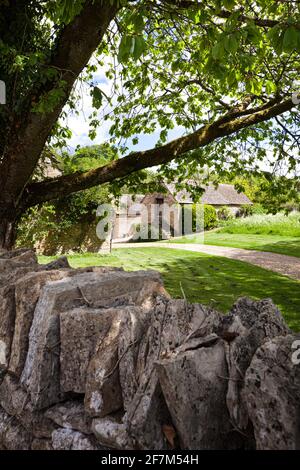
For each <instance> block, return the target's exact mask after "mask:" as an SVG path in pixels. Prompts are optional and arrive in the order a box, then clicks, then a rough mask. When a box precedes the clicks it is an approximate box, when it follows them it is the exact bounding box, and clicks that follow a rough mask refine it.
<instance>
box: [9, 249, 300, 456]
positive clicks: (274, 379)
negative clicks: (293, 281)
mask: <svg viewBox="0 0 300 470" xmlns="http://www.w3.org/2000/svg"><path fill="white" fill-rule="evenodd" d="M0 319H1V322H0V448H1V449H9V450H18V449H22V450H27V449H33V450H39V449H40V450H52V449H54V450H81V449H88V450H97V449H103V448H112V449H172V448H182V449H249V448H257V449H296V448H299V446H300V444H299V435H300V432H299V429H300V412H299V411H300V366H299V365H296V364H293V362H292V361H291V355H292V344H293V341H295V339H297V335H293V334H292V333H291V332H290V331H289V330H288V328H287V326H286V325H285V323H284V321H283V319H282V316H281V314H280V312H279V311H278V309H277V308H276V307H275V306H274V305H273V303H272V301H271V300H263V301H259V302H258V301H252V300H249V299H246V298H243V299H240V300H238V301H237V302H236V304H235V305H234V306H233V308H232V309H231V311H230V312H229V313H228V315H221V314H220V313H218V312H217V311H215V310H213V309H212V308H210V307H206V306H203V305H200V304H192V305H191V304H188V303H187V302H186V301H185V300H178V299H177V300H175V299H171V298H170V297H169V295H168V293H167V292H166V291H165V289H164V287H163V283H162V281H161V278H160V275H159V274H158V273H157V272H155V271H137V272H125V271H123V270H121V269H116V268H101V267H95V268H87V269H77V270H75V269H72V268H71V267H70V266H69V264H68V261H67V259H66V258H60V259H59V260H57V261H55V262H53V263H50V264H49V265H43V266H42V265H39V264H38V262H37V259H36V255H35V253H34V252H33V251H31V250H17V251H14V252H9V253H7V252H2V253H0ZM298 339H299V338H298Z"/></svg>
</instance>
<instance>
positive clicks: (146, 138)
mask: <svg viewBox="0 0 300 470" xmlns="http://www.w3.org/2000/svg"><path fill="white" fill-rule="evenodd" d="M92 82H93V85H97V86H98V87H99V88H100V89H101V90H102V91H103V92H104V93H105V94H106V95H107V96H110V95H111V83H110V81H109V80H108V79H107V77H106V75H105V66H104V67H101V68H100V67H98V70H97V72H96V73H95V74H94V75H93V81H92ZM76 91H77V92H78V94H79V95H80V97H81V98H80V100H79V101H78V103H77V105H78V110H79V115H76V114H75V113H68V114H69V115H68V118H67V119H66V120H64V121H63V122H66V123H67V125H68V127H69V128H70V129H71V131H72V138H71V139H69V140H68V150H69V151H70V152H74V150H75V149H76V147H77V146H78V145H80V146H81V147H82V146H87V145H97V144H101V143H103V142H106V141H108V140H109V137H110V136H109V128H110V126H111V124H112V123H111V122H110V121H104V122H103V124H102V125H101V126H100V127H99V128H98V130H97V136H96V138H95V139H94V140H91V139H90V137H89V121H88V117H89V115H90V114H91V113H92V112H93V111H94V108H93V107H92V97H91V96H90V89H89V87H88V86H87V85H84V84H81V83H78V84H77V87H76ZM99 114H100V112H99ZM183 133H184V129H183V128H182V127H179V126H178V127H175V128H174V129H172V130H170V131H169V134H168V135H169V139H168V140H173V139H176V138H177V137H180V136H182V135H183ZM159 135H160V129H159V128H158V129H157V131H156V132H155V133H153V134H151V135H149V134H143V135H137V137H139V143H138V144H137V145H132V143H131V139H129V140H128V142H127V146H128V149H129V150H128V151H129V152H131V151H136V150H147V149H150V148H152V147H154V146H155V144H156V142H157V141H158V139H159Z"/></svg>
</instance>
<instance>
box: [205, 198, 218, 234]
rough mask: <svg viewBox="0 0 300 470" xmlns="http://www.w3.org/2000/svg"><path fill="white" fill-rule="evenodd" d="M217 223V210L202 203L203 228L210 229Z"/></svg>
mask: <svg viewBox="0 0 300 470" xmlns="http://www.w3.org/2000/svg"><path fill="white" fill-rule="evenodd" d="M217 225H218V217H217V211H216V209H215V208H214V207H213V206H210V205H209V204H204V229H205V230H210V229H212V228H215V227H216V226H217Z"/></svg>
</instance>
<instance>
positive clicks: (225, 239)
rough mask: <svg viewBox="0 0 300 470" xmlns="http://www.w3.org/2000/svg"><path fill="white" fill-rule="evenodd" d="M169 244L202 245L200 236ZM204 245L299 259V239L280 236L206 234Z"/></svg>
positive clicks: (177, 240)
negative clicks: (270, 252) (229, 247)
mask: <svg viewBox="0 0 300 470" xmlns="http://www.w3.org/2000/svg"><path fill="white" fill-rule="evenodd" d="M170 242H171V243H203V238H202V236H199V237H197V236H195V237H191V238H189V237H182V238H180V239H179V238H177V239H174V240H170ZM204 243H205V244H206V245H217V246H232V247H236V248H246V249H248V250H258V251H272V252H274V253H281V254H283V255H290V256H297V257H300V237H287V236H280V235H254V234H243V233H221V232H218V231H214V232H206V233H205V236H204Z"/></svg>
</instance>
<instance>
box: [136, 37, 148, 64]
mask: <svg viewBox="0 0 300 470" xmlns="http://www.w3.org/2000/svg"><path fill="white" fill-rule="evenodd" d="M145 50H146V41H145V39H144V38H143V36H136V37H135V41H134V49H133V58H134V59H135V60H137V59H139V58H140V57H141V55H142V54H143V53H144V52H145Z"/></svg>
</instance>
